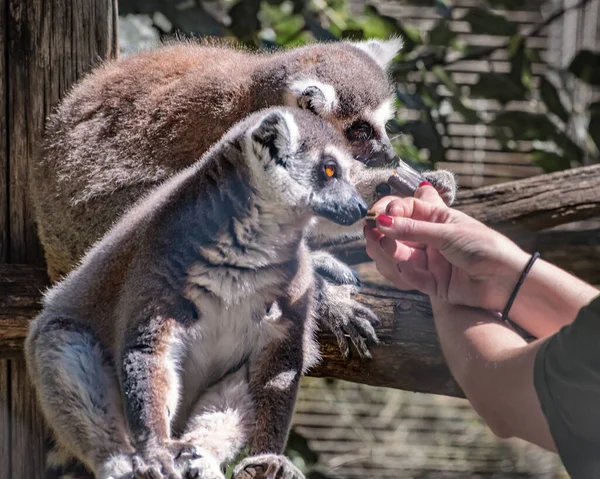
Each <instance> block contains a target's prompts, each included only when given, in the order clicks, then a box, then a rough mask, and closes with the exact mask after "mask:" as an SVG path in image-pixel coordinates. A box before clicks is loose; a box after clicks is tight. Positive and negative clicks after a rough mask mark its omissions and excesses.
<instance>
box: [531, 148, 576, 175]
mask: <svg viewBox="0 0 600 479" xmlns="http://www.w3.org/2000/svg"><path fill="white" fill-rule="evenodd" d="M529 156H530V158H531V159H532V160H533V162H534V163H535V164H536V165H538V166H541V167H542V168H543V169H544V171H545V172H546V173H552V172H554V171H561V170H566V169H568V168H570V167H571V163H570V162H569V160H568V159H567V158H565V157H563V156H561V155H559V154H557V153H552V152H549V151H543V150H536V151H533V152H532V153H530V154H529Z"/></svg>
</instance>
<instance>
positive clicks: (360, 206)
mask: <svg viewBox="0 0 600 479" xmlns="http://www.w3.org/2000/svg"><path fill="white" fill-rule="evenodd" d="M358 209H359V210H360V217H361V218H364V217H365V216H367V211H369V207H368V206H367V204H366V203H365V202H364V201H363V200H360V201H359V202H358Z"/></svg>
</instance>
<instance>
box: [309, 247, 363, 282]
mask: <svg viewBox="0 0 600 479" xmlns="http://www.w3.org/2000/svg"><path fill="white" fill-rule="evenodd" d="M311 260H312V265H313V269H314V270H315V272H316V273H317V274H319V275H321V276H322V277H323V278H325V279H326V280H327V281H329V282H331V283H333V284H348V285H354V286H356V287H359V286H360V279H359V278H358V275H357V274H356V273H355V272H354V270H353V269H352V268H350V267H349V266H348V265H347V264H344V263H342V262H341V261H340V260H339V259H337V258H336V257H334V256H333V255H331V253H327V252H326V251H314V252H313V253H312V254H311Z"/></svg>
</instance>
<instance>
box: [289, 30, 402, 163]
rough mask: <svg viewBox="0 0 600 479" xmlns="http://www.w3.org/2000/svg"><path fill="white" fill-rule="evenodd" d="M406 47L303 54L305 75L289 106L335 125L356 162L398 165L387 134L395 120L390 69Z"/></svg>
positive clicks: (351, 45) (328, 47)
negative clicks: (390, 65) (395, 163)
mask: <svg viewBox="0 0 600 479" xmlns="http://www.w3.org/2000/svg"><path fill="white" fill-rule="evenodd" d="M401 45H402V42H401V41H400V40H399V39H391V40H387V41H378V40H372V41H368V42H342V43H331V44H321V45H317V46H312V47H309V48H307V49H306V53H305V54H304V55H305V57H306V58H305V57H304V56H302V55H303V54H302V53H300V60H299V61H302V62H303V70H302V73H301V74H300V76H299V77H297V78H293V79H292V80H291V82H290V83H289V84H288V89H287V91H286V98H285V102H286V104H287V105H289V106H298V107H300V108H302V109H305V110H308V111H310V112H312V113H314V114H315V115H317V116H319V117H321V118H323V119H325V120H327V121H328V122H330V123H332V124H333V125H334V126H335V127H336V128H337V129H338V131H339V132H340V134H341V135H342V136H343V138H344V139H345V141H346V143H347V146H348V147H349V148H350V151H351V153H352V155H353V157H354V158H355V159H357V160H359V161H361V162H363V163H366V164H368V165H377V166H381V165H389V164H390V163H392V162H394V161H398V157H397V155H396V152H395V151H394V148H393V147H392V144H391V142H390V140H389V138H388V136H387V133H386V124H387V122H388V121H389V120H391V119H392V118H393V117H394V115H395V106H394V87H393V84H392V82H391V81H390V78H389V76H388V74H387V69H388V66H389V64H390V62H391V60H392V59H393V58H394V56H395V55H396V54H397V53H398V51H399V49H400V47H401ZM309 52H310V53H309Z"/></svg>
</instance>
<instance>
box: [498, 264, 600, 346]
mask: <svg viewBox="0 0 600 479" xmlns="http://www.w3.org/2000/svg"><path fill="white" fill-rule="evenodd" d="M515 273H517V274H516V275H515V277H517V278H518V275H520V273H521V271H518V272H517V271H515ZM515 284H516V280H515ZM598 294H599V291H598V290H597V289H596V288H594V287H593V286H591V285H589V284H588V283H586V282H585V281H582V280H580V279H579V278H576V277H575V276H573V275H571V274H569V273H567V272H566V271H564V270H562V269H560V268H558V267H556V266H554V265H552V264H550V263H548V262H546V261H544V260H542V259H538V260H537V261H536V262H535V263H534V265H533V267H532V269H531V271H530V272H529V274H528V275H527V276H526V278H525V281H524V283H523V285H522V286H521V288H520V290H519V291H518V294H517V296H516V299H515V302H514V303H513V306H512V308H511V310H510V312H509V317H510V319H511V320H513V321H514V322H515V323H517V324H518V325H519V326H521V327H522V328H524V329H525V330H527V331H529V332H530V333H531V334H533V335H534V336H536V337H538V338H543V337H547V336H550V335H552V334H554V333H556V332H557V331H558V330H559V329H560V328H561V327H563V326H565V325H566V324H569V323H571V322H572V321H573V320H574V319H575V316H577V313H578V311H579V310H580V309H581V308H582V307H583V306H585V305H586V304H588V303H589V302H590V301H591V300H592V299H593V298H594V297H596V296H597V295H598Z"/></svg>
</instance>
